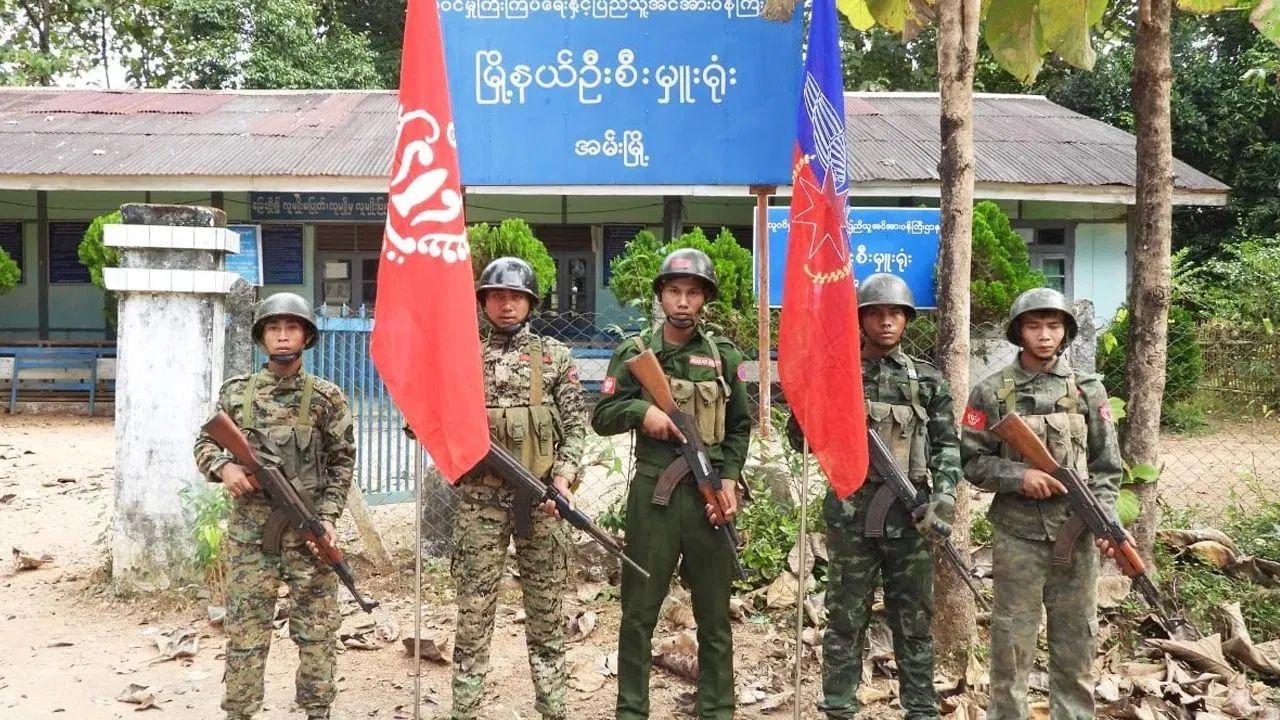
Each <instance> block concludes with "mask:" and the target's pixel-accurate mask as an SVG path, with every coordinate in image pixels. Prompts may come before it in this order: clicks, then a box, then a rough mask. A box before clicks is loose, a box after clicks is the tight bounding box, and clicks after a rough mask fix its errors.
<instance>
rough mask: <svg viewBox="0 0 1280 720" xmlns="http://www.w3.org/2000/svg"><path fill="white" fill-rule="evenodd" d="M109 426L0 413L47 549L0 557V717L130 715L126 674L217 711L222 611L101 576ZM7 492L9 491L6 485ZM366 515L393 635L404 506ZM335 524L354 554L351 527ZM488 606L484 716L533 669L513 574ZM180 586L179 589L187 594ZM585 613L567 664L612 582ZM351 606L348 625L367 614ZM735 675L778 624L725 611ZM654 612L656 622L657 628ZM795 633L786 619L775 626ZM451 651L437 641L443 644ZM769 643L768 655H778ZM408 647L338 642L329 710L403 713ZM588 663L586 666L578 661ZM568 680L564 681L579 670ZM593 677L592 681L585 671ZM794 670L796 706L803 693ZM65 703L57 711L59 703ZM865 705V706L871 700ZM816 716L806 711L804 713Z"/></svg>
mask: <svg viewBox="0 0 1280 720" xmlns="http://www.w3.org/2000/svg"><path fill="white" fill-rule="evenodd" d="M113 463H114V435H113V428H112V425H111V422H110V420H109V419H103V418H92V419H91V418H75V417H60V416H23V415H17V416H7V415H5V416H0V546H3V547H5V548H19V549H21V550H22V551H24V552H26V553H29V554H35V555H43V554H46V553H47V554H49V555H52V556H53V557H54V561H53V562H52V563H50V564H48V565H46V566H44V567H41V568H39V569H36V570H29V571H24V572H16V571H15V570H14V568H13V566H12V564H11V563H9V562H8V561H5V562H4V564H3V566H2V567H0V618H3V622H2V623H0V658H4V661H3V662H0V717H4V718H15V719H17V718H21V719H22V720H25V719H26V718H44V717H72V718H95V719H96V718H126V717H136V715H135V714H134V713H135V708H137V707H138V706H137V705H133V704H127V703H124V702H121V701H119V700H117V697H118V696H119V695H120V694H121V693H122V692H123V691H125V690H126V688H128V687H129V686H130V685H131V684H137V685H144V686H151V687H152V688H153V690H154V691H155V692H156V698H155V699H156V702H157V704H158V705H159V707H160V708H162V709H166V710H170V711H171V713H170V715H171V716H174V715H176V716H178V717H193V718H218V717H221V715H220V711H219V709H218V703H219V701H220V699H221V692H222V690H221V676H222V669H223V655H222V650H223V647H224V644H225V641H226V638H225V635H224V634H223V632H222V630H221V628H220V627H218V626H216V625H212V624H211V623H210V622H209V621H208V619H207V615H206V604H207V603H205V602H198V601H197V602H193V601H191V600H190V598H191V596H192V595H193V594H194V593H193V590H194V589H192V588H188V589H186V591H185V592H184V593H171V594H166V595H160V596H147V597H132V598H122V597H118V596H117V595H115V594H114V593H113V592H111V591H110V589H109V588H108V586H107V584H106V581H105V569H106V564H107V552H106V546H107V533H106V529H107V526H108V522H109V519H110V507H111V498H112V487H111V486H112V482H113V473H112V466H113ZM9 495H13V496H14V497H12V498H7V496H9ZM6 498H7V499H6ZM373 514H374V519H375V522H376V524H377V525H378V526H379V528H380V529H381V531H382V532H383V533H384V539H385V540H386V542H387V544H388V545H389V549H390V550H391V551H392V553H393V555H394V556H395V557H396V558H397V564H398V568H397V570H395V571H393V572H389V573H385V574H382V575H376V574H374V573H373V571H372V569H371V568H370V567H369V566H368V565H367V563H364V562H361V561H360V560H359V558H357V563H356V567H357V572H358V574H359V575H360V579H361V584H362V586H363V589H367V591H368V593H369V594H370V595H371V596H373V597H376V598H378V599H380V600H382V601H383V606H382V607H381V608H379V609H378V610H376V611H375V614H374V617H373V619H374V620H377V621H386V620H390V621H393V622H394V623H396V624H398V627H399V629H400V633H401V635H402V636H403V637H409V636H411V633H412V631H413V610H412V581H413V563H412V559H411V558H412V554H411V551H410V548H411V547H412V546H411V545H410V542H411V538H412V508H411V507H410V506H387V507H375V508H373ZM339 530H340V534H342V535H343V536H344V541H345V542H346V543H347V545H348V547H349V548H350V549H353V550H355V551H356V553H357V554H358V552H359V548H358V543H357V542H356V540H355V538H354V528H353V527H350V526H345V525H344V527H341V528H340V529H339ZM428 570H429V571H431V572H430V573H429V574H428V577H429V580H428V581H427V582H426V583H424V585H426V589H425V591H424V594H425V597H427V598H428V603H427V608H426V610H425V611H424V636H428V637H443V638H447V639H449V640H451V639H452V623H453V607H452V606H451V605H449V604H448V602H447V597H448V590H447V586H448V582H447V580H446V579H445V575H444V570H445V566H444V564H443V563H441V562H440V561H435V562H433V563H429V567H428ZM504 592H505V598H504V602H503V604H502V605H501V606H500V608H499V613H498V622H497V628H496V630H495V633H494V642H493V648H492V664H493V671H492V673H491V675H490V678H489V681H490V689H491V693H490V694H491V700H490V701H489V703H488V705H486V707H485V708H484V710H483V714H482V717H484V718H494V719H495V720H497V719H500V720H521V719H534V718H537V715H536V713H535V712H534V710H533V699H532V696H533V690H532V685H531V683H530V680H529V672H528V665H527V661H526V654H525V647H524V631H523V626H522V625H521V624H519V621H518V617H517V613H518V610H519V600H518V597H519V595H518V590H517V589H516V581H515V580H514V579H513V580H511V582H509V583H508V584H507V586H506V589H505V591H504ZM183 596H185V598H184V597H183ZM584 609H590V610H592V611H594V612H596V613H597V615H598V621H597V625H596V627H595V630H594V631H593V632H592V633H591V634H590V635H589V636H588V637H587V638H586V640H585V641H582V642H576V643H571V644H570V646H569V648H570V650H569V657H568V661H569V666H570V667H571V668H572V667H574V666H575V665H578V664H585V665H586V666H588V667H594V666H595V664H596V663H597V662H598V661H599V660H600V658H602V657H605V656H607V655H608V654H609V653H611V652H614V651H615V650H616V637H617V623H618V603H617V600H616V599H614V598H612V597H609V596H608V593H607V592H606V593H605V594H603V595H602V597H600V598H597V599H594V600H591V601H588V602H582V601H580V600H579V599H578V598H577V593H576V591H574V590H572V589H570V591H569V592H567V599H566V611H567V612H570V613H577V612H579V611H580V610H584ZM360 615H361V614H360V613H359V612H358V611H357V612H355V613H352V614H350V615H348V616H347V617H346V619H345V621H344V630H350V629H352V628H353V627H354V626H355V625H358V624H359V623H361V622H362V621H363V618H362V617H360ZM178 628H192V629H194V630H196V631H197V632H198V633H199V650H198V652H197V653H196V654H195V656H194V657H192V658H188V659H180V660H170V661H158V662H153V660H154V659H155V658H156V657H157V656H158V652H157V649H156V643H155V639H154V638H155V636H156V635H157V634H158V633H163V632H168V631H171V630H174V629H178ZM734 632H735V642H736V644H737V648H736V650H737V652H736V655H737V657H738V658H739V659H738V666H737V676H738V678H739V682H740V684H742V685H743V686H746V685H749V684H751V683H752V682H754V681H756V680H767V681H770V682H769V683H767V684H772V685H773V686H775V687H778V688H781V687H782V686H785V685H786V684H787V683H788V678H789V677H790V672H791V670H790V668H791V661H789V660H788V659H786V658H787V656H788V654H789V652H790V647H791V646H790V643H791V641H790V640H786V641H781V640H778V639H777V636H776V635H775V634H774V633H773V632H772V630H771V627H770V626H769V625H768V624H767V623H763V624H761V623H751V622H744V623H737V624H736V625H735V628H734ZM668 634H669V632H665V628H664V627H663V626H660V627H659V632H658V636H659V637H662V636H665V635H668ZM787 636H788V637H791V634H790V633H788V634H787ZM446 654H447V653H446ZM774 655H777V656H780V657H774ZM296 666H297V656H296V653H295V652H294V647H293V645H292V643H291V642H289V641H288V640H280V639H277V640H276V641H275V644H274V645H273V650H272V653H271V657H270V661H269V662H268V666H267V686H266V711H265V712H263V713H261V714H260V715H259V717H263V718H286V717H298V716H299V713H298V712H297V710H296V708H293V707H292V700H293V674H294V671H295V668H296ZM413 673H414V669H413V663H412V662H411V661H410V659H409V654H408V653H407V652H406V651H405V650H404V649H403V648H402V646H401V645H400V643H399V642H398V641H397V642H395V643H393V644H389V645H386V646H383V647H382V648H381V649H377V650H354V649H347V650H344V651H343V652H341V653H340V654H339V660H338V675H339V695H338V700H337V704H336V708H335V710H336V711H338V713H339V714H338V716H339V717H342V718H366V717H368V718H409V717H412V698H413V682H414V677H413ZM817 673H818V663H817V661H816V659H815V658H814V657H813V655H812V654H809V655H808V657H807V658H806V669H805V676H806V677H807V678H810V679H816V677H817ZM590 675H591V674H590V673H586V674H585V676H587V677H589V676H590ZM601 680H603V682H602V684H600V685H599V687H591V686H590V685H588V686H587V687H586V690H587V691H583V690H577V689H572V690H570V698H569V700H570V706H571V708H572V717H573V718H575V720H577V719H579V718H581V719H584V720H593V719H595V718H608V717H612V708H613V702H614V696H615V693H616V682H615V680H614V679H613V678H612V677H609V678H601V679H600V680H596V683H600V682H601ZM449 681H450V669H449V667H448V666H445V665H437V664H433V663H429V662H425V661H424V663H423V672H422V676H421V683H422V690H423V697H424V705H423V715H422V716H423V717H425V718H432V717H446V716H447V712H446V709H447V705H448V703H449V697H450V689H449ZM575 684H576V683H575ZM592 684H595V683H592ZM653 686H654V690H653V716H654V717H663V716H670V715H672V714H674V713H675V712H677V710H678V709H679V707H680V704H679V702H678V696H680V695H681V694H683V693H688V692H689V691H691V690H692V689H693V686H692V685H691V684H690V683H688V682H686V681H684V680H682V679H679V678H678V677H676V676H675V675H672V674H669V673H667V672H665V671H662V670H658V669H655V671H654V678H653ZM813 692H815V691H814V688H813V686H812V683H809V684H808V685H807V686H806V695H807V696H808V697H806V702H805V705H806V707H808V708H812V707H813V703H814V700H815V698H814V697H813ZM790 711H791V703H790V702H787V703H785V704H784V705H782V707H781V708H779V709H777V710H775V711H774V712H772V713H771V714H764V713H762V712H760V711H758V710H755V709H753V708H752V707H749V706H748V707H744V708H742V709H741V710H740V712H739V713H738V717H742V718H757V717H780V716H787V717H789V716H790ZM64 713H65V714H64ZM875 715H876V713H874V712H873V713H872V714H871V716H875ZM805 717H806V718H817V717H818V715H817V713H816V711H813V710H810V711H808V712H806V713H805Z"/></svg>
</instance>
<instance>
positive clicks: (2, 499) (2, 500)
mask: <svg viewBox="0 0 1280 720" xmlns="http://www.w3.org/2000/svg"><path fill="white" fill-rule="evenodd" d="M17 497H18V495H17V494H16V493H5V494H3V495H0V505H8V504H9V503H11V502H13V501H14V500H15V499H17Z"/></svg>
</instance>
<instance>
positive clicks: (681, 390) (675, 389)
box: [633, 327, 729, 445]
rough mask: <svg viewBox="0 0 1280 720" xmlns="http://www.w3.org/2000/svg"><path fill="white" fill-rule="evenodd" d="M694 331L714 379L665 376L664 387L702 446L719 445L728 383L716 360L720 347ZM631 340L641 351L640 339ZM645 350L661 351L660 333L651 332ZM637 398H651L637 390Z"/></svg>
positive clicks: (658, 331)
mask: <svg viewBox="0 0 1280 720" xmlns="http://www.w3.org/2000/svg"><path fill="white" fill-rule="evenodd" d="M697 332H698V337H700V338H702V341H703V342H704V343H706V345H707V348H708V352H709V353H710V355H711V362H712V363H714V364H715V370H716V377H715V379H714V380H700V381H697V382H695V381H692V380H685V379H683V378H676V377H672V376H670V375H667V376H666V378H667V384H668V385H670V386H671V397H672V398H673V399H674V400H675V401H676V405H677V406H679V408H680V410H681V411H682V412H684V413H685V414H687V415H689V416H690V417H692V418H693V420H694V423H695V424H696V425H697V426H698V435H699V436H700V437H701V438H702V442H703V443H704V444H706V445H719V444H720V443H722V442H724V422H725V421H724V417H725V411H726V409H727V408H728V406H729V383H728V382H726V381H725V379H724V363H723V361H721V359H720V348H719V347H718V346H717V345H716V343H715V342H714V341H713V340H712V339H711V337H710V336H709V335H707V334H706V333H705V332H703V330H702V328H701V327H699V328H698V331H697ZM633 341H634V343H635V347H636V350H638V351H640V352H644V350H645V343H644V339H643V338H641V337H640V336H638V335H637V336H636V337H635V338H633ZM648 347H649V349H651V350H653V352H654V354H655V355H656V354H658V353H659V352H661V351H662V349H663V348H662V332H661V331H660V330H655V331H654V332H653V334H652V335H650V336H649V345H648ZM641 396H642V397H644V399H645V400H647V401H649V402H653V396H652V395H650V394H649V393H648V392H645V391H644V390H641Z"/></svg>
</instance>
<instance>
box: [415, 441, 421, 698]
mask: <svg viewBox="0 0 1280 720" xmlns="http://www.w3.org/2000/svg"><path fill="white" fill-rule="evenodd" d="M413 447H414V452H413V480H414V482H413V486H414V502H413V720H421V718H422V445H420V444H419V443H418V441H417V440H414V441H413Z"/></svg>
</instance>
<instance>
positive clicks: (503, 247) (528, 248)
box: [467, 218, 556, 296]
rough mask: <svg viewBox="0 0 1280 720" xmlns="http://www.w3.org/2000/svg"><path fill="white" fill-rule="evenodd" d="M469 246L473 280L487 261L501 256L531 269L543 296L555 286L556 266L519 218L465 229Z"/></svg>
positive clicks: (544, 247) (545, 248)
mask: <svg viewBox="0 0 1280 720" xmlns="http://www.w3.org/2000/svg"><path fill="white" fill-rule="evenodd" d="M467 242H469V243H471V272H472V273H473V275H474V276H475V278H476V279H479V278H480V273H481V271H483V270H484V267H485V266H486V265H488V264H489V263H490V262H492V261H493V260H495V259H496V258H500V257H518V258H520V259H521V260H524V261H525V262H527V263H529V265H530V266H532V267H533V275H534V277H536V278H537V279H538V290H539V291H541V292H542V294H543V296H546V295H547V294H548V293H550V292H551V291H552V290H554V289H555V287H556V263H555V261H554V260H552V259H551V253H549V252H547V246H546V245H543V244H542V241H541V240H539V239H538V238H537V237H535V236H534V234H533V228H531V227H529V223H527V222H525V221H524V220H521V219H520V218H507V219H506V220H503V221H502V223H501V224H499V225H497V226H493V225H490V224H489V223H480V224H478V225H472V226H471V227H468V228H467Z"/></svg>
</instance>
